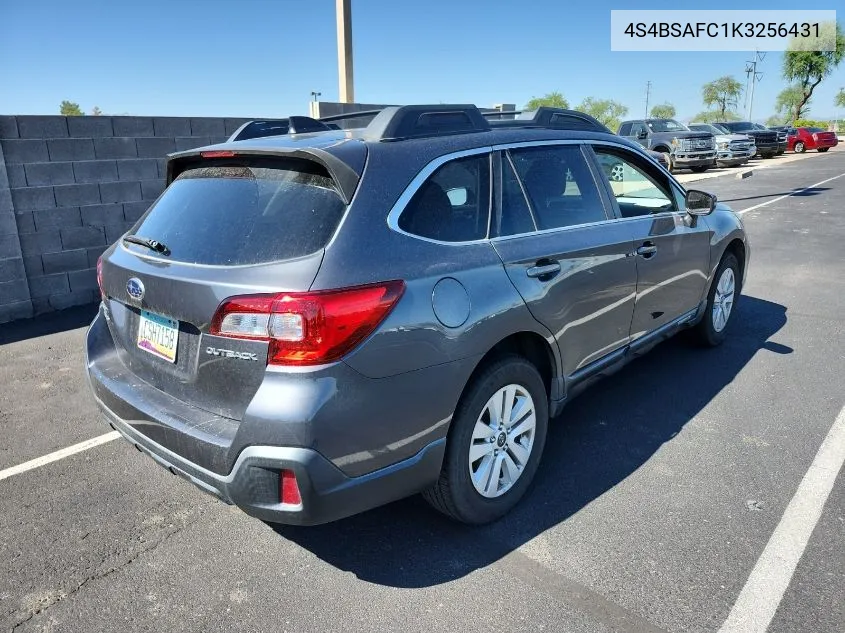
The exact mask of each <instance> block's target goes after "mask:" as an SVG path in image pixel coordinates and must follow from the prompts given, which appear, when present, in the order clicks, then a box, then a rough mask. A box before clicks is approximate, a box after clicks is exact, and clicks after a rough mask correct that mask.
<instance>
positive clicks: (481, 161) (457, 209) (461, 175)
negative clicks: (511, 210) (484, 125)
mask: <svg viewBox="0 0 845 633" xmlns="http://www.w3.org/2000/svg"><path fill="white" fill-rule="evenodd" d="M489 218H490V155H489V154H481V155H478V156H470V157H468V158H459V159H456V160H453V161H450V162H448V163H446V164H444V165H442V166H441V167H439V168H438V169H437V171H435V172H434V173H433V174H432V175H431V176H430V177H429V178H428V180H426V181H425V182H424V183H423V185H422V186H421V187H420V188H419V189H418V190H417V192H416V193H415V194H414V197H413V198H411V201H410V202H409V203H408V206H407V207H405V210H404V211H403V212H402V215H401V216H399V228H400V229H402V230H403V231H406V232H408V233H412V234H413V235H419V236H420V237H426V238H429V239H433V240H439V241H441V242H469V241H472V240H480V239H484V238H485V237H487V225H488V223H489Z"/></svg>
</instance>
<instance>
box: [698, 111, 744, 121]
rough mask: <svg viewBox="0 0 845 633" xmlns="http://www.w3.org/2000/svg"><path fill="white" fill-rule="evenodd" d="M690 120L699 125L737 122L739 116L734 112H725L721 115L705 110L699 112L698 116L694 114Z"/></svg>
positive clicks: (717, 112)
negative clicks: (699, 123)
mask: <svg viewBox="0 0 845 633" xmlns="http://www.w3.org/2000/svg"><path fill="white" fill-rule="evenodd" d="M692 120H693V121H696V122H701V123H719V122H723V121H739V115H738V114H737V113H736V112H733V111H732V110H727V111H726V112H725V113H724V114H722V113H721V112H720V111H719V110H705V111H704V112H699V113H698V114H696V115H695V117H693V119H692Z"/></svg>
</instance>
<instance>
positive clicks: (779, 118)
mask: <svg viewBox="0 0 845 633" xmlns="http://www.w3.org/2000/svg"><path fill="white" fill-rule="evenodd" d="M785 124H786V121H785V120H784V118H783V115H781V114H773V115H772V116H770V117H769V118H768V119H766V127H772V126H774V125H785Z"/></svg>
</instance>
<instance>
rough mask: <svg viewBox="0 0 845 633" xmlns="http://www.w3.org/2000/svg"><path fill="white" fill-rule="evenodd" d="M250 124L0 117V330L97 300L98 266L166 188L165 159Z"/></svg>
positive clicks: (164, 119)
mask: <svg viewBox="0 0 845 633" xmlns="http://www.w3.org/2000/svg"><path fill="white" fill-rule="evenodd" d="M247 120H248V119H224V118H181V117H119V116H115V117H110V116H96V117H95V116H80V117H63V116H0V323H4V322H7V321H11V320H14V319H19V318H26V317H30V316H33V315H37V314H41V313H44V312H49V311H52V310H61V309H63V308H67V307H69V306H73V305H81V304H84V303H91V302H93V301H96V300H97V280H96V271H95V266H96V262H97V258H98V257H99V256H100V254H101V253H102V252H103V251H104V250H105V249H106V248H107V246H108V245H109V244H112V243H113V242H114V241H115V240H116V239H117V238H118V237H119V236H120V235H122V234H123V233H124V232H125V231H126V230H127V229H129V228H130V227H131V226H132V225H133V224H134V222H135V221H136V220H137V219H138V218H139V217H140V216H141V214H142V213H144V212H145V211H146V210H147V208H148V207H149V205H150V203H151V202H152V201H154V200H155V199H156V197H158V195H159V194H160V193H161V191H162V189H163V187H164V158H165V156H166V154H168V153H170V152H174V151H178V150H183V149H190V148H193V147H201V146H203V145H209V144H212V143H218V142H222V141H224V140H226V138H227V137H228V136H229V135H230V134H231V133H232V132H234V131H235V130H236V129H237V128H238V127H239V126H240V125H241V124H243V123H244V122H245V121H247Z"/></svg>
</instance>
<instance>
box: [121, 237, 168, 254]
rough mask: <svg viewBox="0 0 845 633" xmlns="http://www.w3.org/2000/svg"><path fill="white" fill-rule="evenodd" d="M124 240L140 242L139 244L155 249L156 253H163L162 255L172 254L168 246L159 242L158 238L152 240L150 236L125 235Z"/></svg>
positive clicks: (132, 242)
mask: <svg viewBox="0 0 845 633" xmlns="http://www.w3.org/2000/svg"><path fill="white" fill-rule="evenodd" d="M123 241H124V242H129V243H130V244H138V245H139V246H146V247H147V248H148V249H150V250H151V251H155V252H156V253H161V254H162V255H170V249H169V248H167V246H165V245H164V244H162V243H161V242H157V241H156V240H151V239H150V238H148V237H141V236H139V235H125V236H124V237H123Z"/></svg>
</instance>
